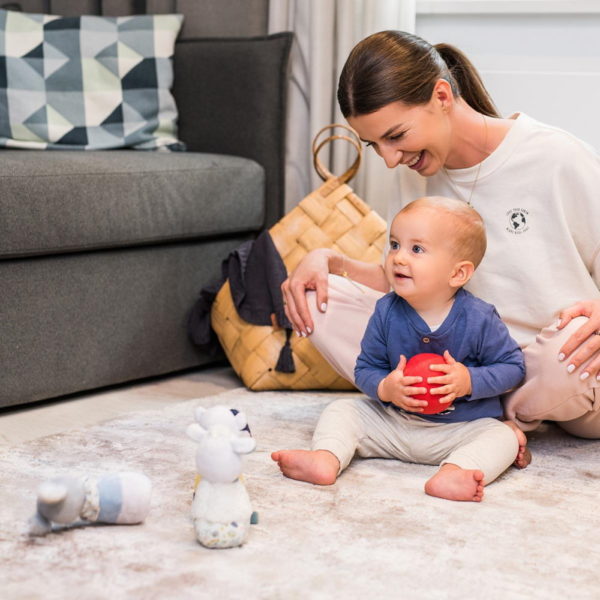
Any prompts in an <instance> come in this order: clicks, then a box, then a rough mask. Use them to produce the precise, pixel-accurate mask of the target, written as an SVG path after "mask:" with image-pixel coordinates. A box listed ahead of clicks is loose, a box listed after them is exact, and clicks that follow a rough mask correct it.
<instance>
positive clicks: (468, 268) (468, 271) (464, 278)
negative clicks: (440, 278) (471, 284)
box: [448, 260, 475, 288]
mask: <svg viewBox="0 0 600 600" xmlns="http://www.w3.org/2000/svg"><path fill="white" fill-rule="evenodd" d="M474 272H475V265H474V264H473V263H472V262H471V261H470V260H461V261H460V262H458V263H456V264H455V265H454V269H453V270H452V273H451V274H450V281H449V282H448V283H449V284H450V286H451V287H454V288H461V287H463V286H464V285H466V284H467V282H468V281H469V279H471V277H473V273H474Z"/></svg>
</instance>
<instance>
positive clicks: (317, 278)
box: [281, 248, 334, 337]
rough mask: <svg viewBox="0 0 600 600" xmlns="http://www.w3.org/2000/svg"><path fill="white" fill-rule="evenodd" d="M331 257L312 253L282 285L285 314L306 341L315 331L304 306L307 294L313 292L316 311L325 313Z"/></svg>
mask: <svg viewBox="0 0 600 600" xmlns="http://www.w3.org/2000/svg"><path fill="white" fill-rule="evenodd" d="M333 255H334V253H333V252H332V251H331V250H329V249H327V248H319V249H318V250H312V251H311V252H309V253H308V254H307V255H306V256H305V257H304V258H303V259H302V260H301V261H300V264H298V266H297V267H296V268H295V269H294V271H293V272H292V274H291V275H290V276H289V277H288V278H287V279H286V280H285V281H284V282H283V283H282V284H281V292H282V293H283V302H284V308H285V314H286V316H287V318H288V319H289V321H290V322H291V324H292V326H293V328H294V330H295V332H296V333H297V334H298V335H303V336H304V337H306V336H307V335H309V334H310V333H312V332H313V330H314V324H313V321H312V319H311V317H310V311H309V310H308V304H307V302H306V290H316V292H317V309H318V310H320V311H321V312H325V311H326V310H327V277H328V275H329V259H330V258H331V257H332V256H333Z"/></svg>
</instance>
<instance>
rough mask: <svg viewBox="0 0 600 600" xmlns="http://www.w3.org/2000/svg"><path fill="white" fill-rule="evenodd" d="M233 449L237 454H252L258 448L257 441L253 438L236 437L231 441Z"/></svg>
mask: <svg viewBox="0 0 600 600" xmlns="http://www.w3.org/2000/svg"><path fill="white" fill-rule="evenodd" d="M231 447H232V448H233V451H234V452H235V453H236V454H250V452H252V451H253V450H254V449H255V448H256V440H255V439H254V438H252V437H236V438H233V439H232V440H231Z"/></svg>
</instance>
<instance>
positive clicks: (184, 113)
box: [173, 32, 292, 227]
mask: <svg viewBox="0 0 600 600" xmlns="http://www.w3.org/2000/svg"><path fill="white" fill-rule="evenodd" d="M291 43H292V34H291V33H289V32H284V33H277V34H274V35H270V36H263V37H253V38H218V39H213V38H201V39H195V40H182V41H181V42H178V43H177V45H176V49H175V59H174V71H175V79H174V86H173V94H174V96H175V100H176V102H177V107H178V110H179V138H180V139H181V140H182V141H184V142H185V143H186V144H187V147H188V150H190V151H195V152H214V153H219V154H232V155H235V156H243V157H245V158H251V159H253V160H255V161H256V162H258V163H259V164H260V165H262V166H263V168H264V169H265V175H266V199H265V201H266V205H265V207H266V208H265V224H264V225H265V227H270V226H271V225H272V224H273V223H275V222H276V221H277V220H278V219H279V218H280V217H281V215H282V214H283V210H284V173H285V128H286V125H285V120H286V88H287V80H288V77H287V73H288V58H289V52H290V47H291Z"/></svg>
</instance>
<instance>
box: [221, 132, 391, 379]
mask: <svg viewBox="0 0 600 600" xmlns="http://www.w3.org/2000/svg"><path fill="white" fill-rule="evenodd" d="M335 127H342V128H344V129H345V130H347V131H348V132H349V134H350V136H352V137H350V136H349V135H329V136H328V137H326V138H325V139H324V140H322V141H320V142H319V138H320V137H321V135H322V134H323V133H324V132H325V131H327V130H330V129H334V128H335ZM337 139H341V140H346V141H347V142H349V143H350V144H352V145H353V146H354V148H355V149H356V151H357V156H356V160H355V161H354V163H353V164H352V165H351V166H350V168H349V169H348V170H347V171H346V172H345V173H344V174H343V175H340V176H335V175H333V174H332V173H330V172H329V171H328V170H327V169H326V168H325V167H324V166H323V164H322V163H321V161H320V160H319V157H318V154H319V151H320V150H321V149H322V148H323V146H324V145H325V144H328V143H330V142H332V141H333V140H337ZM361 150H362V149H361V144H360V139H359V137H358V135H357V134H356V132H355V131H354V130H353V129H350V128H349V127H346V126H345V125H338V124H333V125H328V126H327V127H324V128H323V129H321V131H319V133H318V134H317V135H316V137H315V139H314V142H313V146H312V152H313V163H314V166H315V169H316V171H317V173H318V174H319V175H320V177H321V178H322V179H323V180H324V183H323V185H322V186H321V187H319V188H318V189H316V190H315V191H314V192H312V193H310V194H309V195H308V196H306V198H304V199H303V200H302V201H301V202H300V203H299V204H298V206H296V207H295V208H294V209H292V210H291V211H290V212H289V213H288V214H287V215H285V216H284V217H283V218H282V219H281V220H280V221H279V222H278V223H276V224H275V225H273V227H272V228H271V229H270V234H271V237H272V239H273V242H274V244H275V247H276V248H277V250H278V251H279V254H280V255H281V258H282V259H283V262H284V264H285V266H286V268H287V270H288V273H289V272H291V271H292V270H293V269H294V268H295V267H296V265H297V264H298V263H299V262H300V261H301V260H302V258H303V257H304V256H306V254H307V253H308V252H310V251H311V250H314V249H315V248H333V249H335V250H336V251H338V252H341V253H343V254H345V255H346V256H348V257H350V258H356V259H360V260H363V261H366V262H373V263H377V262H380V261H381V255H382V252H383V248H384V244H385V239H386V223H385V221H384V220H383V219H382V218H381V217H380V216H379V215H378V214H377V213H375V212H374V211H373V210H371V209H370V208H369V206H367V204H365V202H363V201H362V200H361V199H360V198H359V197H358V196H357V195H356V194H354V192H353V191H352V189H351V188H350V187H349V186H348V185H347V184H346V182H347V181H349V180H350V179H351V178H352V177H354V175H355V174H356V172H357V170H358V167H359V165H360V160H361ZM211 321H212V327H213V329H214V330H215V332H216V333H217V336H218V338H219V341H220V342H221V345H222V346H223V349H224V350H225V354H226V355H227V358H228V359H229V362H230V363H231V365H232V366H233V368H234V369H235V371H236V372H237V374H238V375H239V376H240V377H241V379H242V381H243V382H244V384H245V385H246V386H247V387H248V388H250V389H252V390H277V389H295V390H301V389H331V390H350V389H354V388H353V385H352V384H351V383H350V382H348V381H347V380H346V379H344V378H342V377H340V376H339V375H338V374H337V373H336V372H335V371H334V370H333V369H332V368H331V367H330V366H329V364H328V363H327V362H326V361H325V359H324V358H323V357H322V356H321V354H319V352H318V351H317V350H316V349H315V348H314V346H313V345H312V344H311V342H310V337H307V338H304V337H298V336H296V335H293V336H292V338H291V340H290V341H291V348H292V353H293V357H294V364H295V367H296V371H295V373H280V372H278V371H275V368H274V367H275V365H276V363H277V358H278V356H279V353H280V351H281V348H282V347H283V345H284V343H285V340H286V334H285V330H284V329H276V328H273V327H270V326H264V327H263V326H258V325H251V324H250V323H247V322H246V321H243V320H242V319H241V318H240V317H239V316H238V314H237V312H236V309H235V306H234V304H233V301H232V299H231V293H230V290H229V282H228V281H227V282H226V283H225V284H224V285H223V287H222V288H221V289H220V290H219V293H218V294H217V297H216V299H215V302H214V304H213V307H212V312H211Z"/></svg>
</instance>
